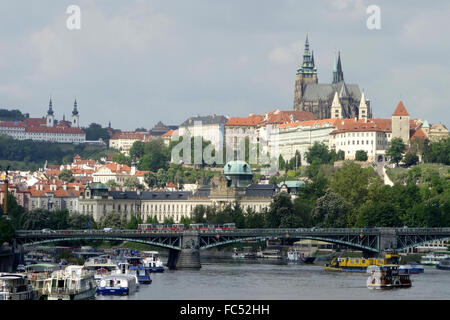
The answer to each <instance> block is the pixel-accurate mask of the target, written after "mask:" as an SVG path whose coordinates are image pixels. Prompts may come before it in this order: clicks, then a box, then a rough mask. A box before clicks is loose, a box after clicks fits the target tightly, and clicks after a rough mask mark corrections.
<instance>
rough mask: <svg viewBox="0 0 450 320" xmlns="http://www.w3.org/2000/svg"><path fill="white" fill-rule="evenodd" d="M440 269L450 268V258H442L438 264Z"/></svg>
mask: <svg viewBox="0 0 450 320" xmlns="http://www.w3.org/2000/svg"><path fill="white" fill-rule="evenodd" d="M436 268H437V269H439V270H450V258H446V259H442V260H441V261H439V264H438V265H437V266H436Z"/></svg>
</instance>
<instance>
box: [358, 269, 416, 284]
mask: <svg viewBox="0 0 450 320" xmlns="http://www.w3.org/2000/svg"><path fill="white" fill-rule="evenodd" d="M367 273H369V274H370V275H369V277H368V278H367V281H366V283H367V288H369V289H392V288H410V287H411V279H410V278H409V274H401V273H400V272H399V266H398V265H370V266H369V267H367Z"/></svg>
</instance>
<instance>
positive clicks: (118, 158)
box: [111, 152, 132, 166]
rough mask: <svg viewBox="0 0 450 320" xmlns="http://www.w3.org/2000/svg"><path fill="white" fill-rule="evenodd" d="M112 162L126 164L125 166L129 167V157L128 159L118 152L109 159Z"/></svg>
mask: <svg viewBox="0 0 450 320" xmlns="http://www.w3.org/2000/svg"><path fill="white" fill-rule="evenodd" d="M111 160H112V161H113V162H116V163H119V164H126V165H127V166H131V160H132V159H131V157H128V156H127V155H125V154H123V153H121V152H118V153H116V154H114V155H113V156H112V159H111Z"/></svg>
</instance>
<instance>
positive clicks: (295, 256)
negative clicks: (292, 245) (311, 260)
mask: <svg viewBox="0 0 450 320" xmlns="http://www.w3.org/2000/svg"><path fill="white" fill-rule="evenodd" d="M287 259H288V260H289V261H302V260H303V254H302V253H301V252H300V251H297V250H294V249H290V250H289V251H288V253H287Z"/></svg>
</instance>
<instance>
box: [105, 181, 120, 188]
mask: <svg viewBox="0 0 450 320" xmlns="http://www.w3.org/2000/svg"><path fill="white" fill-rule="evenodd" d="M105 184H106V185H107V186H108V188H111V189H113V188H118V187H119V186H120V185H119V184H118V183H117V182H116V181H114V180H108V181H106V183H105Z"/></svg>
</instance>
